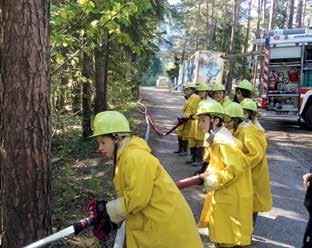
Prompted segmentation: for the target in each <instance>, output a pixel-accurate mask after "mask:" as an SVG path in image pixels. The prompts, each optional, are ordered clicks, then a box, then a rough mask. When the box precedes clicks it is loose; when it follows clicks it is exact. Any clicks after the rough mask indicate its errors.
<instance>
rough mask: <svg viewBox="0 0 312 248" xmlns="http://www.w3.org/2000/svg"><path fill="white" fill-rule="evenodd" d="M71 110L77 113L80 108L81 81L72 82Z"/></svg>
mask: <svg viewBox="0 0 312 248" xmlns="http://www.w3.org/2000/svg"><path fill="white" fill-rule="evenodd" d="M72 94H73V99H72V111H73V113H77V112H79V111H80V110H81V81H80V80H76V81H75V82H74V84H73V88H72Z"/></svg>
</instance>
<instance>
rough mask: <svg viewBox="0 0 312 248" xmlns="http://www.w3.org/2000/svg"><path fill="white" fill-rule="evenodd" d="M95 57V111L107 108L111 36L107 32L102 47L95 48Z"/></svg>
mask: <svg viewBox="0 0 312 248" xmlns="http://www.w3.org/2000/svg"><path fill="white" fill-rule="evenodd" d="M94 58H95V109H94V110H95V113H99V112H101V111H105V110H107V79H108V63H109V36H108V33H106V35H105V37H104V39H103V43H102V46H101V47H97V48H95V50H94Z"/></svg>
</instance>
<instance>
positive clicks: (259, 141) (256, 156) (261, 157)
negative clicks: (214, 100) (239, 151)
mask: <svg viewBox="0 0 312 248" xmlns="http://www.w3.org/2000/svg"><path fill="white" fill-rule="evenodd" d="M234 136H235V137H236V138H237V139H239V140H240V141H241V142H242V143H243V152H244V153H245V155H246V156H245V159H246V161H247V163H248V165H249V166H250V167H251V173H252V184H253V212H266V211H270V210H271V208H272V193H271V187H270V176H269V168H268V162H267V158H266V149H267V142H266V137H265V133H264V132H263V131H262V130H261V129H259V128H257V127H256V126H255V125H253V124H252V123H251V122H250V121H249V122H243V123H241V124H240V125H239V127H238V129H237V130H236V132H235V134H234Z"/></svg>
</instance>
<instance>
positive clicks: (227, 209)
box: [199, 127, 252, 245]
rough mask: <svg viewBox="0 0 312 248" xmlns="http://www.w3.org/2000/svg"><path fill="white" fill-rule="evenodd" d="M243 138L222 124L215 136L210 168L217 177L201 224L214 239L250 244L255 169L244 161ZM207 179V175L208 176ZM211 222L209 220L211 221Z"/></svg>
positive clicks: (230, 242) (231, 243)
mask: <svg viewBox="0 0 312 248" xmlns="http://www.w3.org/2000/svg"><path fill="white" fill-rule="evenodd" d="M240 147H241V144H240V141H238V140H236V139H235V138H234V137H233V136H232V135H231V133H230V132H229V131H228V130H227V129H226V128H225V127H222V128H221V129H220V130H219V131H218V132H217V133H216V134H215V137H214V141H213V144H212V146H211V151H210V161H209V167H208V171H210V172H211V175H212V177H213V178H214V180H215V184H214V186H213V191H211V192H210V193H208V194H207V197H206V200H205V203H204V207H203V211H204V209H206V210H205V211H206V212H203V211H202V213H201V221H203V222H200V223H199V225H200V226H202V227H203V226H204V224H205V223H204V221H205V220H206V225H208V228H209V238H210V240H211V241H212V242H214V243H222V244H228V245H249V244H250V243H251V234H252V182H251V171H250V168H249V167H248V166H246V165H245V164H244V162H243V156H244V155H243V153H242V151H241V150H240ZM206 179H207V178H206ZM207 222H208V223H207Z"/></svg>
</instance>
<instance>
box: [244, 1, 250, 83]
mask: <svg viewBox="0 0 312 248" xmlns="http://www.w3.org/2000/svg"><path fill="white" fill-rule="evenodd" d="M251 5H252V0H248V21H247V31H246V38H245V44H244V53H247V51H248V41H249V33H250V21H251V15H250V13H251ZM243 75H244V78H246V76H247V57H244V72H243Z"/></svg>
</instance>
